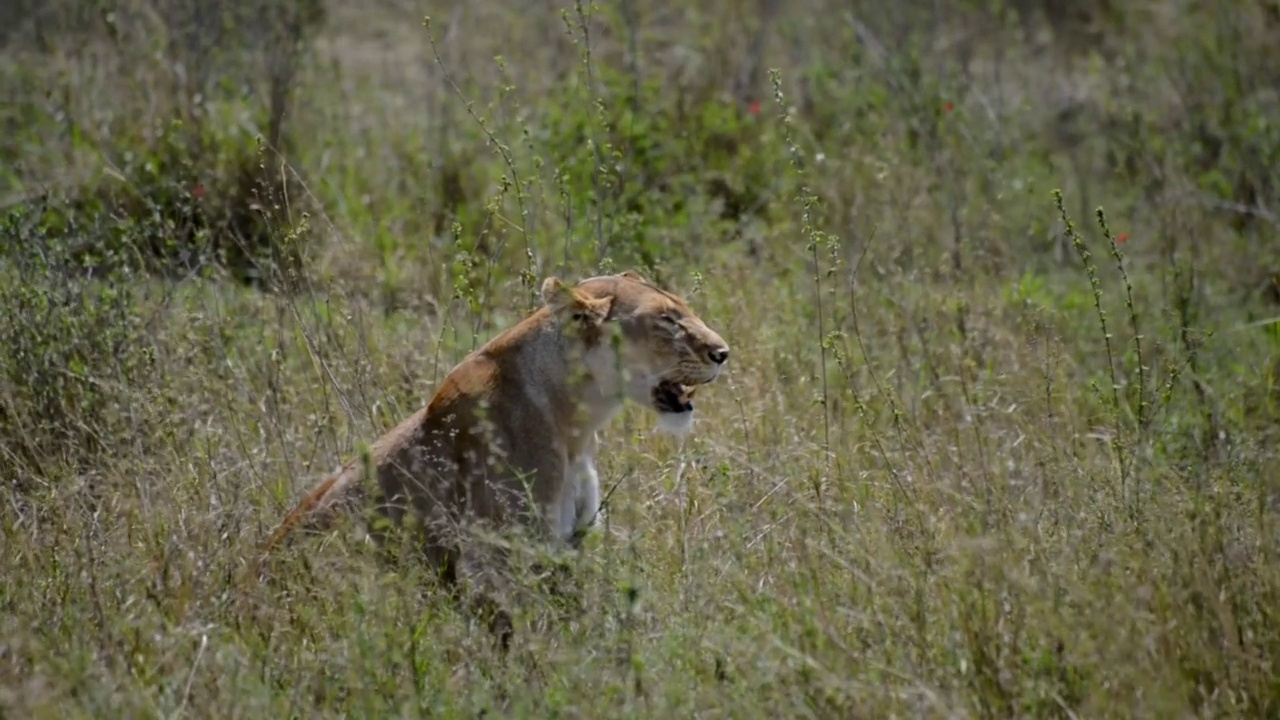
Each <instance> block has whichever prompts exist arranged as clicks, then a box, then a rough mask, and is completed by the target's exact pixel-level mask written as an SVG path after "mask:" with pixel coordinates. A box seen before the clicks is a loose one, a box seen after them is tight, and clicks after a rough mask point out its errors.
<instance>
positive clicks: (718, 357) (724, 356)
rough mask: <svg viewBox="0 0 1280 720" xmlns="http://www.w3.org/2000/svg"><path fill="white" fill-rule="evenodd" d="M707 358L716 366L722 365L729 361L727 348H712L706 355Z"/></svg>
mask: <svg viewBox="0 0 1280 720" xmlns="http://www.w3.org/2000/svg"><path fill="white" fill-rule="evenodd" d="M707 356H708V357H710V358H711V362H713V363H715V364H717V365H723V364H724V363H725V361H726V360H728V359H729V348H727V347H718V348H714V349H713V350H711V352H709V353H707Z"/></svg>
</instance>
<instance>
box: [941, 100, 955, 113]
mask: <svg viewBox="0 0 1280 720" xmlns="http://www.w3.org/2000/svg"><path fill="white" fill-rule="evenodd" d="M955 109H956V104H955V103H953V102H951V101H950V100H948V101H946V102H944V103H942V111H943V112H951V111H952V110H955Z"/></svg>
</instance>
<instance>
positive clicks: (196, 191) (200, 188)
mask: <svg viewBox="0 0 1280 720" xmlns="http://www.w3.org/2000/svg"><path fill="white" fill-rule="evenodd" d="M191 194H192V195H194V196H196V197H197V198H202V197H204V185H199V184H197V185H196V186H195V187H193V188H191Z"/></svg>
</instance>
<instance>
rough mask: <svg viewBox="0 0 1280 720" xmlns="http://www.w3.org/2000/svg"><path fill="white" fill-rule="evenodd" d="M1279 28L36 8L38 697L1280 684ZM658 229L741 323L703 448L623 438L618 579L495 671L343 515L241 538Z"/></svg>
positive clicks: (333, 700)
mask: <svg viewBox="0 0 1280 720" xmlns="http://www.w3.org/2000/svg"><path fill="white" fill-rule="evenodd" d="M424 17H429V18H430V20H429V21H428V22H424V20H423V18H424ZM1278 36H1280V3H1277V2H1275V0H1237V1H1236V2H1225V0H1220V1H1218V2H1212V1H1203V2H1191V1H1188V0H1178V1H1174V2H1154V1H1151V0H1137V1H1135V2H1129V3H1119V2H1114V1H1108V0H1084V1H1081V2H1075V3H1070V4H1065V3H1054V2H1048V1H1047V0H1009V1H1008V2H999V1H993V0H966V1H963V2H960V1H958V2H950V3H944V2H940V1H937V0H935V1H934V2H924V1H923V0H900V1H899V2H895V3H875V2H863V1H859V0H854V1H852V2H840V3H837V2H832V1H830V0H808V1H806V2H800V1H799V0H793V1H791V2H784V1H783V0H758V1H753V2H744V3H739V2H729V1H728V0H707V1H706V2H702V3H696V4H688V3H672V2H665V1H661V0H612V1H610V2H598V3H596V4H594V5H587V4H581V3H574V2H571V1H570V0H563V1H562V2H560V3H552V2H534V1H531V0H471V1H470V2H427V3H411V2H400V1H392V0H387V1H384V2H378V3H371V4H360V3H355V2H343V1H341V0H286V1H282V2H270V3H269V2H263V1H262V0H121V1H120V2H115V3H111V2H88V1H86V0H49V1H47V2H37V1H36V0H13V1H11V2H9V3H6V4H5V5H4V7H3V8H0V57H2V58H3V62H0V92H2V93H3V96H4V97H5V98H6V101H5V103H4V104H3V105H2V106H0V206H3V212H4V219H3V230H2V231H0V242H2V243H3V247H2V248H0V274H2V275H3V282H2V283H0V347H2V348H3V349H4V351H3V352H0V477H3V478H4V480H5V482H4V484H3V486H2V487H3V490H2V492H3V500H4V502H3V503H0V532H2V533H3V535H2V537H3V543H2V547H3V562H4V566H3V572H2V573H0V577H2V578H3V579H0V606H3V608H4V612H3V613H0V708H3V709H4V710H5V712H6V714H9V713H11V714H13V715H14V716H23V717H68V716H89V715H94V716H97V715H102V714H113V715H114V714H117V713H125V714H128V715H130V716H144V717H151V716H161V715H163V716H166V717H167V716H171V715H173V714H175V713H182V714H187V715H200V716H218V717H225V716H228V715H231V716H256V715H278V714H282V713H293V714H307V715H325V716H328V715H339V714H347V715H351V714H357V715H369V716H387V715H406V716H411V715H412V716H416V715H426V714H430V715H433V716H445V717H451V716H464V715H465V716H468V717H471V716H474V715H476V713H477V712H480V711H482V710H485V711H488V712H490V713H499V714H507V715H512V716H532V717H579V716H588V715H589V716H595V717H599V716H625V717H635V716H645V717H689V716H697V717H757V716H760V717H769V716H786V717H849V716H858V717H865V716H873V717H888V716H906V717H984V718H985V717H1132V716H1141V717H1188V716H1197V717H1201V716H1203V717H1209V716H1212V717H1272V716H1275V715H1276V714H1277V713H1280V683H1278V682H1277V681H1276V677H1277V671H1276V656H1277V650H1280V626H1278V625H1277V618H1276V613H1277V610H1276V608H1277V607H1280V562H1278V561H1277V557H1276V550H1275V547H1276V543H1275V541H1276V528H1277V525H1276V520H1277V510H1278V509H1280V485H1278V483H1277V474H1276V469H1275V465H1274V464H1273V463H1274V461H1275V456H1276V451H1275V449H1274V448H1275V444H1276V439H1277V435H1278V433H1277V422H1276V418H1277V401H1278V400H1280V392H1278V391H1277V389H1276V387H1275V380H1276V375H1277V372H1278V371H1280V335H1278V334H1277V317H1278V316H1280V255H1277V252H1276V250H1277V248H1278V247H1280V244H1278V243H1277V240H1276V233H1277V229H1278V228H1280V218H1278V216H1277V212H1280V210H1277V208H1278V207H1280V94H1278V92H1280V69H1278V68H1280V45H1277V44H1276V43H1275V40H1274V39H1275V38H1276V37H1278ZM1055 190H1056V191H1060V193H1061V195H1060V199H1059V196H1055V193H1054V191H1055ZM1099 208H1102V210H1101V211H1100V210H1099ZM1100 220H1101V221H1102V222H1100ZM624 268H636V269H639V270H641V271H643V272H645V273H647V274H649V275H651V276H653V277H654V278H655V279H657V280H659V281H660V282H662V283H663V284H666V285H669V286H671V287H672V288H674V289H677V290H679V291H681V292H683V293H685V294H686V295H688V296H689V298H690V301H691V302H692V304H693V305H694V307H695V308H696V309H697V311H698V312H699V314H701V315H702V317H703V318H705V319H706V320H708V321H709V323H710V324H711V325H712V326H713V327H714V328H716V329H717V330H718V331H719V332H720V333H721V334H722V335H723V336H724V337H725V338H726V339H727V340H728V342H729V343H730V345H731V346H732V347H733V348H734V359H733V362H732V372H731V373H730V374H729V376H728V377H727V379H726V380H725V381H724V382H722V383H718V384H717V385H716V386H714V387H713V388H711V389H709V390H708V391H707V392H705V393H702V394H700V396H699V399H700V403H699V413H700V420H699V422H698V424H697V426H696V432H695V435H694V436H692V437H691V438H690V439H689V440H688V441H687V442H686V443H685V444H683V445H679V444H676V443H674V442H673V441H671V440H669V439H665V438H663V437H661V436H653V435H652V434H651V433H650V431H649V429H648V428H649V426H650V424H651V420H650V418H648V417H647V416H646V415H645V411H644V410H643V409H637V408H632V409H629V410H628V411H627V412H626V413H624V415H623V416H622V418H621V419H620V420H618V421H617V422H616V423H615V425H614V426H612V427H611V428H610V429H609V431H608V434H607V437H606V438H605V439H606V447H605V450H604V457H603V458H602V462H603V466H602V475H603V477H604V480H603V482H604V484H605V486H606V489H607V490H609V491H611V493H612V494H611V495H610V501H609V505H610V512H611V520H610V525H609V527H608V528H607V529H606V531H605V532H602V533H600V534H598V535H597V536H596V537H594V538H593V539H592V541H591V543H590V546H591V547H590V550H589V552H588V553H587V554H586V556H585V557H584V558H583V559H582V561H581V565H582V567H581V569H580V577H581V585H582V592H583V593H584V596H585V597H586V598H587V600H588V602H587V610H586V612H585V614H583V615H582V616H581V617H579V618H577V619H575V620H574V621H573V622H571V623H569V624H568V625H565V626H554V625H551V624H549V623H548V621H547V620H548V618H551V617H554V615H549V614H548V613H550V612H551V610H552V608H551V606H550V604H549V603H550V600H546V599H541V600H539V599H538V598H537V597H536V596H534V597H533V599H532V601H531V602H526V603H525V604H524V606H523V607H524V608H525V611H526V616H525V617H524V621H526V622H524V623H523V626H524V629H525V631H526V632H524V633H523V634H522V636H521V640H520V642H521V650H520V653H521V657H523V658H524V660H523V661H521V662H517V663H515V664H513V665H510V666H504V665H501V664H499V663H497V662H496V661H495V660H494V659H493V658H492V657H491V655H490V654H489V652H488V651H487V649H486V647H487V646H486V644H485V641H484V635H483V633H482V632H476V631H475V630H472V629H470V628H469V626H468V623H467V620H466V618H465V617H462V616H459V615H458V614H457V613H456V612H455V611H454V610H453V609H452V608H451V606H449V605H448V603H447V602H442V601H440V600H438V599H436V598H431V597H422V596H421V595H420V594H419V593H418V592H417V590H416V584H417V582H418V579H416V574H417V573H418V572H419V570H418V569H415V568H412V567H407V568H399V567H397V568H390V567H387V566H384V565H380V564H378V563H377V562H375V561H374V559H373V554H372V553H371V552H370V551H369V550H368V548H366V547H365V546H363V545H361V544H359V543H356V542H350V541H348V539H347V538H346V536H345V535H343V534H339V536H337V537H334V538H331V539H330V540H328V541H325V542H319V541H317V542H310V543H303V544H301V545H300V547H299V549H298V550H296V551H290V552H289V553H286V556H285V557H283V558H281V563H280V568H279V569H278V573H277V574H278V575H280V576H281V577H280V582H273V583H271V584H267V585H257V584H252V583H246V582H244V581H243V579H242V578H241V576H240V575H238V572H239V570H241V569H242V567H243V565H244V562H245V559H246V558H247V557H248V556H249V555H250V553H251V552H252V549H253V548H254V546H255V544H256V543H257V542H258V541H259V540H260V539H261V537H262V535H263V533H264V532H265V531H266V530H267V529H269V528H270V527H271V526H272V525H273V524H274V522H275V521H276V520H277V519H278V517H279V516H280V514H281V513H282V512H283V511H284V510H285V509H286V508H287V507H288V506H289V505H290V504H291V503H292V502H293V501H294V500H295V499H296V497H297V495H298V493H299V492H300V491H301V490H302V489H303V488H304V487H305V486H306V485H307V484H309V483H310V482H313V481H314V480H315V479H316V478H317V477H318V476H319V475H320V474H321V473H323V472H325V471H327V470H328V469H329V468H331V467H332V466H333V465H335V464H336V463H337V462H339V461H340V460H342V459H345V458H349V457H351V456H352V455H353V454H354V453H355V452H356V451H357V448H358V446H359V443H361V442H364V441H369V440H371V439H372V438H374V437H376V435H377V434H379V433H381V432H382V431H384V430H386V429H388V428H389V427H390V426H391V425H392V424H393V423H394V422H395V421H396V420H398V419H399V418H401V417H403V416H404V415H405V414H408V413H409V412H412V411H413V410H414V409H416V408H417V407H418V406H420V405H421V404H422V403H424V402H426V400H427V399H428V398H429V396H430V393H431V391H432V389H433V387H434V384H435V383H436V382H437V381H438V380H439V378H440V377H442V376H443V374H444V373H445V372H447V370H448V368H449V367H450V366H451V365H452V364H453V363H454V362H456V361H457V360H459V359H460V358H461V357H462V356H463V354H465V353H466V352H467V351H469V350H470V349H471V348H473V347H475V346H476V345H477V344H478V343H479V342H483V341H484V340H485V339H487V338H488V337H490V336H492V335H493V334H495V333H496V332H498V331H499V330H500V329H501V328H503V327H505V326H507V325H509V324H510V323H512V322H513V321H515V320H516V319H517V318H518V317H519V316H520V315H521V314H523V313H524V312H526V311H527V310H529V309H530V308H531V307H532V305H533V302H534V289H535V288H536V286H537V283H538V281H539V280H540V279H541V278H542V277H545V276H547V275H550V274H558V275H561V276H563V277H566V278H579V277H585V276H587V275H590V274H595V273H598V272H603V271H609V270H620V269H624ZM531 658H532V659H531ZM460 667H461V668H466V669H467V674H466V675H465V680H463V681H459V679H458V678H459V677H462V676H458V675H452V674H453V673H454V671H455V669H457V668H460ZM451 676H452V677H453V680H452V681H450V677H451Z"/></svg>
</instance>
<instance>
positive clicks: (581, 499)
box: [554, 443, 600, 542]
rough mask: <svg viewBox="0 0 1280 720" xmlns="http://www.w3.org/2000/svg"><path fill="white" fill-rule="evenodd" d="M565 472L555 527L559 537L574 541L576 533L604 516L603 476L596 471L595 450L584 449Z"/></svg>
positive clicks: (571, 461) (566, 540) (556, 511)
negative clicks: (601, 514) (601, 505)
mask: <svg viewBox="0 0 1280 720" xmlns="http://www.w3.org/2000/svg"><path fill="white" fill-rule="evenodd" d="M592 445H594V443H592ZM592 450H594V448H592ZM564 475H565V476H564V485H563V486H562V487H561V493H560V498H559V502H558V503H557V507H556V508H555V521H554V531H555V534H556V537H557V538H559V539H560V540H562V541H564V542H570V541H571V540H572V538H573V536H574V535H575V534H577V533H578V532H580V531H582V530H586V529H588V528H590V527H593V526H594V525H595V524H596V523H597V522H598V521H599V520H600V476H599V474H598V473H597V472H596V459H595V453H594V452H584V453H581V454H580V455H578V456H577V457H575V458H573V459H571V460H570V461H569V463H568V465H567V466H566V467H565V473H564Z"/></svg>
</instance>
